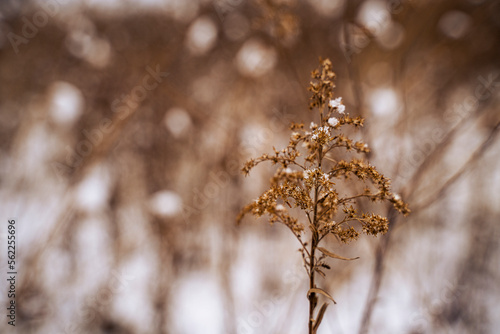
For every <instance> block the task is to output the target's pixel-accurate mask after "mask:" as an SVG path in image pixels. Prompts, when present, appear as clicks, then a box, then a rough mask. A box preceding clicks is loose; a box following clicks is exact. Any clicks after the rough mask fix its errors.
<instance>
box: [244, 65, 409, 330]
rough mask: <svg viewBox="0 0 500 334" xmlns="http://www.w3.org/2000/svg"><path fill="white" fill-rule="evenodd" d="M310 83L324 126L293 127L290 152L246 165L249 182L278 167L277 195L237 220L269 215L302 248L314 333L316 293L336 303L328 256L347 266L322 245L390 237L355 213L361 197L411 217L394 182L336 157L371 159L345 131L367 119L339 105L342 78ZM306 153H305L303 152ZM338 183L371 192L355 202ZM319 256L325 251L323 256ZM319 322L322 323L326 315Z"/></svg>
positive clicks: (319, 72) (378, 223) (317, 74)
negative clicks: (321, 284)
mask: <svg viewBox="0 0 500 334" xmlns="http://www.w3.org/2000/svg"><path fill="white" fill-rule="evenodd" d="M311 77H312V81H311V83H310V87H309V90H310V91H311V92H312V96H311V100H310V103H309V108H310V109H311V110H317V111H318V114H319V115H318V118H317V119H316V122H317V123H315V122H311V124H310V127H309V128H310V131H306V130H304V124H302V123H294V124H292V126H291V130H292V131H293V132H292V134H291V136H290V141H289V144H288V146H287V147H286V148H284V149H282V150H281V151H278V150H276V149H275V152H274V154H263V155H262V156H260V157H258V158H256V159H251V160H249V161H247V162H246V164H245V166H244V167H243V172H244V173H245V174H246V175H247V174H248V173H249V171H250V170H251V169H252V168H253V167H255V166H256V165H257V164H259V163H261V162H263V161H270V162H271V163H272V164H275V165H278V168H277V171H276V173H275V175H274V176H273V178H272V179H271V186H270V188H269V189H268V190H267V191H266V192H264V193H263V194H262V195H261V196H260V197H259V198H258V199H256V200H255V201H254V202H252V203H250V204H248V205H247V206H245V207H244V208H243V210H242V211H241V213H240V215H239V216H238V221H241V219H242V218H243V216H244V215H245V214H247V213H252V214H253V215H255V216H258V217H260V216H262V215H268V216H269V219H270V222H271V223H275V222H279V223H282V224H284V225H285V226H287V227H288V228H289V229H290V230H291V231H292V233H293V234H294V235H295V237H296V238H297V240H298V241H299V242H300V244H301V249H300V251H301V252H302V256H303V259H304V266H305V268H306V271H307V274H308V275H309V277H310V281H311V284H310V290H309V293H308V296H309V301H310V322H309V328H310V333H312V331H313V329H314V327H315V326H316V328H317V326H318V325H319V323H318V320H316V322H315V321H314V317H313V312H314V308H315V306H316V301H315V298H316V299H317V297H316V294H317V293H319V294H323V295H325V296H327V297H329V298H331V296H330V295H328V293H327V292H326V291H324V290H321V289H319V288H317V287H316V285H315V283H314V277H315V273H318V274H320V275H322V276H323V275H324V273H323V270H325V269H328V268H326V267H325V262H324V259H325V257H333V258H339V259H344V260H346V259H347V258H343V257H341V256H338V255H336V254H333V253H331V252H330V251H328V250H326V249H324V248H322V247H319V243H320V242H321V241H322V240H323V239H324V238H325V237H327V236H328V235H331V236H333V237H336V238H337V239H338V240H340V241H341V242H343V243H348V242H350V241H353V240H356V239H358V237H359V235H360V233H365V234H367V235H373V236H377V235H379V234H384V233H386V232H387V231H388V229H389V222H388V220H387V218H385V217H382V216H380V215H377V214H374V213H363V212H358V211H357V210H356V209H355V208H354V205H355V204H356V201H357V200H359V199H361V198H366V199H368V200H370V201H373V202H381V201H388V202H391V203H392V204H393V206H394V208H395V209H396V210H397V211H399V212H400V213H402V214H403V215H408V214H409V213H410V210H409V209H408V205H407V204H406V203H405V202H403V200H402V199H401V197H400V196H399V195H397V194H393V193H391V191H390V180H389V179H388V178H386V177H385V176H384V175H382V174H381V173H379V172H378V171H377V169H376V168H375V167H374V166H372V165H370V164H369V163H367V162H365V161H364V160H362V159H351V160H350V161H345V160H339V161H337V160H336V159H335V155H334V153H335V152H336V150H345V151H354V152H356V153H361V154H362V153H368V152H370V150H369V148H368V145H367V144H365V143H364V142H362V141H353V140H352V139H350V138H349V137H348V136H346V135H344V134H343V133H342V132H341V130H342V128H343V127H346V126H350V127H354V128H357V127H361V126H363V121H364V119H363V118H361V117H351V116H349V113H347V112H346V111H345V106H344V104H343V103H342V98H341V97H337V98H334V95H333V90H334V88H335V83H334V79H335V73H334V72H333V71H332V63H331V62H330V60H328V59H325V60H322V61H320V66H319V68H318V69H316V70H314V71H313V72H312V73H311ZM299 144H300V145H299ZM301 147H303V148H304V149H305V152H301V151H300V148H301ZM292 168H293V169H292ZM336 179H342V180H344V179H352V180H353V181H354V180H358V182H360V183H363V184H364V191H363V192H361V193H359V194H354V195H353V194H343V193H340V190H341V189H339V188H336V187H335V180H336ZM287 207H288V208H299V209H300V210H301V211H302V212H303V216H302V221H303V222H301V220H299V218H300V217H298V218H296V217H293V216H292V215H291V213H290V212H289V211H288V209H287ZM306 226H307V229H308V230H309V232H310V233H309V234H308V235H309V236H310V238H309V239H308V240H309V241H307V242H306V241H304V234H305V231H306ZM307 246H309V247H307ZM317 250H319V251H320V254H319V256H318V253H317ZM332 300H333V299H332ZM323 312H324V311H323ZM320 313H321V311H320ZM317 319H320V317H319V315H318V318H317Z"/></svg>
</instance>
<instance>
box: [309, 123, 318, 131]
mask: <svg viewBox="0 0 500 334" xmlns="http://www.w3.org/2000/svg"><path fill="white" fill-rule="evenodd" d="M309 127H310V128H311V129H312V130H314V129H315V128H317V127H318V125H317V124H316V123H314V122H311V125H309Z"/></svg>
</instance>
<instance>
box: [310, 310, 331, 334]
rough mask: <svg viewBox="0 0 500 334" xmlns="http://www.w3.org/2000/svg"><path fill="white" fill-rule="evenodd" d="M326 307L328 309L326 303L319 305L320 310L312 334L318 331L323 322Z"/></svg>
mask: <svg viewBox="0 0 500 334" xmlns="http://www.w3.org/2000/svg"><path fill="white" fill-rule="evenodd" d="M327 307H328V303H324V304H323V305H321V308H320V309H319V312H318V317H317V318H316V321H315V322H314V327H313V333H316V331H317V330H318V327H319V325H320V324H321V320H323V316H324V315H325V312H326V308H327Z"/></svg>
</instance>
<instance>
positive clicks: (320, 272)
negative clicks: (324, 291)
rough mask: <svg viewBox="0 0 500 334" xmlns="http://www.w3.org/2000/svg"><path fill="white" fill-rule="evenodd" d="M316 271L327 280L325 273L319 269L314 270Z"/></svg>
mask: <svg viewBox="0 0 500 334" xmlns="http://www.w3.org/2000/svg"><path fill="white" fill-rule="evenodd" d="M314 270H315V271H316V272H317V273H318V274H320V275H321V276H322V277H323V278H326V275H325V273H324V272H322V271H321V270H320V269H318V268H314Z"/></svg>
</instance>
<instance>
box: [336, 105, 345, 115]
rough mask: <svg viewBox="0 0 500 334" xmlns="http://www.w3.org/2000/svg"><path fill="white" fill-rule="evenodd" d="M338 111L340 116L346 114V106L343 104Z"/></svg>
mask: <svg viewBox="0 0 500 334" xmlns="http://www.w3.org/2000/svg"><path fill="white" fill-rule="evenodd" d="M337 111H338V112H339V114H344V112H345V105H343V104H341V105H339V106H338V107H337Z"/></svg>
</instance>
